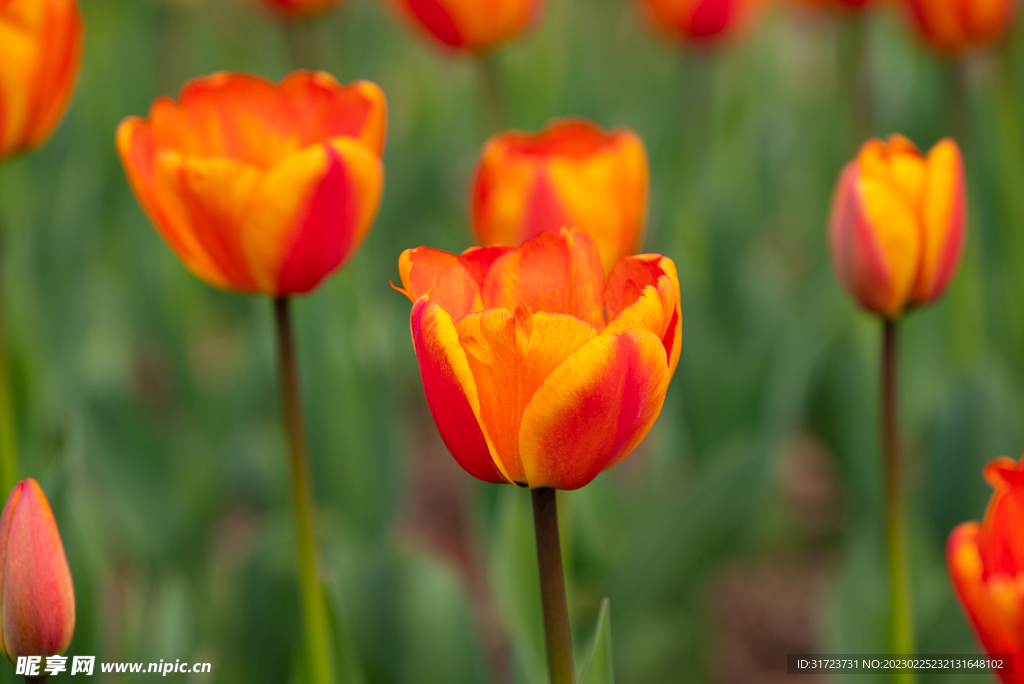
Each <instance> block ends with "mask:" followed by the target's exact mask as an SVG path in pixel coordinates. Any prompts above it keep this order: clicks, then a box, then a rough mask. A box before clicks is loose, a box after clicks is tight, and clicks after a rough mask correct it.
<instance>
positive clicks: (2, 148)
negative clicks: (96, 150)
mask: <svg viewBox="0 0 1024 684" xmlns="http://www.w3.org/2000/svg"><path fill="white" fill-rule="evenodd" d="M81 56H82V16H81V15H80V14H79V12H78V5H77V4H76V3H75V0H6V1H4V2H0V159H3V158H4V157H8V156H12V155H15V154H19V153H21V152H27V151H28V150H31V149H32V148H34V147H37V146H38V145H41V144H42V143H43V142H44V141H45V140H46V139H47V138H48V137H49V135H50V133H51V132H52V131H53V129H54V128H55V127H56V125H57V123H58V122H59V121H60V118H61V116H62V115H63V114H64V109H65V107H67V104H68V100H70V99H71V91H72V90H74V87H75V79H76V78H77V76H78V66H79V63H80V61H81Z"/></svg>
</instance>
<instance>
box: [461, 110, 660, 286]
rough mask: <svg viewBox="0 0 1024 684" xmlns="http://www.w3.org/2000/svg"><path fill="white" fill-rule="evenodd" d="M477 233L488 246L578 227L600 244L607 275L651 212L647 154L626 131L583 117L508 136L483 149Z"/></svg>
mask: <svg viewBox="0 0 1024 684" xmlns="http://www.w3.org/2000/svg"><path fill="white" fill-rule="evenodd" d="M471 204H472V207H471V210H470V213H471V216H472V225H473V231H474V232H475V233H476V237H477V239H478V240H479V241H480V243H481V244H483V245H492V244H505V245H518V244H521V243H522V242H523V241H525V240H528V239H530V238H532V237H534V236H536V235H538V234H540V233H542V232H544V231H546V230H558V229H560V228H562V227H563V226H572V227H574V228H581V229H582V230H584V231H586V232H587V233H588V234H589V235H590V237H592V238H593V239H594V242H596V243H597V249H598V252H599V253H600V254H601V263H602V264H603V266H604V270H605V273H609V272H610V271H611V269H612V266H614V265H615V263H616V262H618V260H619V259H620V258H622V257H624V256H626V255H628V254H633V253H635V252H636V249H637V245H638V244H639V242H640V236H641V233H642V232H643V226H644V218H645V214H646V210H647V153H646V152H645V150H644V144H643V142H642V141H641V140H640V137H639V136H638V135H637V134H636V133H634V132H633V131H631V130H630V129H628V128H619V129H616V130H614V131H611V132H605V131H602V130H601V129H600V128H598V127H597V126H596V125H594V124H592V123H590V122H589V121H586V120H583V119H562V120H560V121H554V122H552V123H551V124H549V125H548V127H547V128H545V129H544V130H543V131H541V132H540V133H537V134H535V135H531V134H528V133H523V132H520V131H507V132H505V133H499V134H498V135H495V136H494V137H492V138H491V139H490V140H488V141H487V144H486V145H485V146H484V149H483V152H482V153H481V155H480V161H479V163H478V165H477V168H476V173H475V174H474V177H473V184H472V200H471Z"/></svg>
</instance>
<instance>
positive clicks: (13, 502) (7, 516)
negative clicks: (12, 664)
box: [0, 482, 25, 660]
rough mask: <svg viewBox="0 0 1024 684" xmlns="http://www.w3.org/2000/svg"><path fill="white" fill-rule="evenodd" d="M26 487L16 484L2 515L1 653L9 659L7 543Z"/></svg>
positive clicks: (0, 554)
mask: <svg viewBox="0 0 1024 684" xmlns="http://www.w3.org/2000/svg"><path fill="white" fill-rule="evenodd" d="M24 488H25V483H24V482H19V483H18V484H16V485H15V486H14V489H13V490H12V491H11V495H10V496H9V497H7V503H6V504H4V512H3V514H2V515H0V653H2V654H3V656H4V657H5V658H7V659H8V660H14V659H13V658H11V656H10V654H9V653H8V652H7V647H6V646H5V645H4V629H3V622H4V621H3V605H4V602H3V588H4V574H5V573H4V570H5V568H6V567H7V543H8V542H9V541H10V538H11V523H12V522H13V521H14V511H15V509H16V508H17V507H18V501H19V500H20V498H21V492H22V490H23V489H24Z"/></svg>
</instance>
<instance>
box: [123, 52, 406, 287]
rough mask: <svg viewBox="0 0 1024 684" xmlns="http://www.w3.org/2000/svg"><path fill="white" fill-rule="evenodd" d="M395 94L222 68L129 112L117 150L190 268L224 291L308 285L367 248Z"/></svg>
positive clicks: (305, 75) (322, 76)
mask: <svg viewBox="0 0 1024 684" xmlns="http://www.w3.org/2000/svg"><path fill="white" fill-rule="evenodd" d="M385 127H386V111H385V101H384V95H383V93H381V91H380V89H379V88H378V87H377V86H376V85H374V84H372V83H369V82H366V81H360V82H357V83H353V84H351V85H348V86H341V85H339V84H338V83H337V82H336V81H335V80H334V79H333V78H332V77H331V76H330V75H328V74H326V73H323V72H317V73H310V72H305V71H297V72H294V73H292V74H291V75H289V76H288V77H287V78H285V79H284V81H282V82H281V83H280V85H274V84H272V83H270V82H268V81H265V80H263V79H261V78H257V77H255V76H249V75H246V74H240V73H219V74H214V75H213V76H208V77H205V78H200V79H197V80H195V81H192V82H191V83H189V84H188V85H186V86H185V88H184V89H183V90H182V92H181V98H180V104H179V103H175V102H173V101H172V100H170V99H168V98H159V99H158V100H156V102H154V103H153V106H152V108H151V109H150V113H149V118H148V119H140V118H138V117H129V118H127V119H125V120H124V121H122V122H121V125H120V126H119V127H118V129H117V149H118V153H119V154H120V156H121V161H122V163H123V164H124V167H125V171H126V173H127V175H128V180H129V182H130V183H131V186H132V189H133V190H134V191H135V194H136V196H137V197H138V199H139V202H140V204H141V205H142V207H143V209H144V210H145V211H146V213H147V214H148V215H149V217H150V219H151V220H152V221H153V223H154V224H155V225H156V227H157V230H159V232H160V234H161V235H163V237H164V239H165V240H167V242H168V244H169V245H170V246H171V248H172V249H173V250H174V251H175V253H177V255H178V256H179V257H180V258H181V260H182V261H183V262H184V263H185V265H186V266H187V267H188V268H189V269H190V270H191V271H192V272H193V273H195V274H196V275H197V276H198V277H199V278H201V279H203V280H205V281H206V282H208V283H210V284H211V285H214V286H216V287H220V288H224V289H229V290H237V291H241V292H261V293H263V294H266V295H269V296H272V297H281V296H285V295H291V294H301V293H305V292H309V291H310V290H312V289H313V288H315V287H316V286H317V285H318V284H319V283H320V281H321V280H322V279H323V278H324V277H326V276H327V275H328V274H330V273H331V272H332V271H334V270H335V269H337V268H339V267H340V266H341V265H342V264H343V263H344V262H345V261H346V259H348V257H349V256H351V255H352V253H353V252H354V251H355V250H356V248H357V247H358V246H359V243H360V241H361V240H362V238H363V236H364V235H365V234H366V231H367V230H369V227H370V224H371V223H372V221H373V218H374V216H375V215H376V213H377V207H378V204H379V202H380V196H381V189H382V186H383V178H384V172H383V167H382V165H381V160H380V154H381V149H382V147H383V145H384V134H385Z"/></svg>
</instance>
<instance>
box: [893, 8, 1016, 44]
mask: <svg viewBox="0 0 1024 684" xmlns="http://www.w3.org/2000/svg"><path fill="white" fill-rule="evenodd" d="M906 1H907V5H908V7H909V9H910V14H911V16H912V17H913V18H914V21H915V23H916V24H917V27H918V29H919V30H920V33H921V36H922V37H923V38H924V40H925V41H926V42H927V43H928V44H929V45H931V46H932V47H934V48H935V49H936V50H938V51H939V52H943V53H946V54H950V55H952V54H956V53H958V52H962V51H964V50H966V49H968V48H971V47H975V46H978V45H984V44H987V43H993V42H995V41H997V40H999V39H1000V38H1001V37H1002V36H1003V35H1004V34H1005V33H1006V31H1007V30H1008V29H1009V28H1010V27H1011V26H1012V24H1013V19H1014V17H1015V16H1016V13H1017V0H906Z"/></svg>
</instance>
